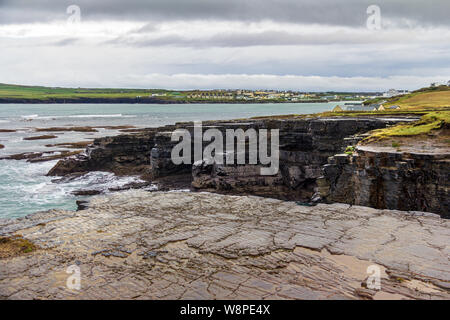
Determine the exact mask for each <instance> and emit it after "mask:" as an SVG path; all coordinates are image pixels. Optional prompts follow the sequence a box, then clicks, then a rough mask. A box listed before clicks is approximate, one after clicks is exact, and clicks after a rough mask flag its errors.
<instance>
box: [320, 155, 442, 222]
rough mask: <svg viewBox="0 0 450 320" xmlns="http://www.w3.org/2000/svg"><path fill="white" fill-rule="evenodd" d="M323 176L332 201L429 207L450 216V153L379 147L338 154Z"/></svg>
mask: <svg viewBox="0 0 450 320" xmlns="http://www.w3.org/2000/svg"><path fill="white" fill-rule="evenodd" d="M323 172H324V175H323V177H322V178H321V179H320V180H319V181H318V184H319V186H320V188H319V189H320V193H321V195H322V197H324V198H325V199H326V200H327V201H330V202H342V203H348V204H354V205H361V206H367V207H373V208H377V209H398V210H405V211H427V212H433V213H438V214H440V215H441V216H443V217H445V218H450V197H449V192H450V154H417V153H416V154H414V153H400V152H397V153H395V152H377V151H375V150H367V149H365V148H364V147H358V148H357V149H356V152H355V153H354V154H353V155H351V156H350V155H346V154H343V155H336V156H334V157H332V158H330V159H329V163H328V164H327V165H325V166H324V169H323Z"/></svg>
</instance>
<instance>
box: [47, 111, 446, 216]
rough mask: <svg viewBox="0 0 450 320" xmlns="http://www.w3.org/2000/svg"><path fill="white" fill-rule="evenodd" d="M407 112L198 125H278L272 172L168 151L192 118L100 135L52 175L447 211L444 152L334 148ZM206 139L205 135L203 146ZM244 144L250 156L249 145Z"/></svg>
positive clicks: (350, 143)
mask: <svg viewBox="0 0 450 320" xmlns="http://www.w3.org/2000/svg"><path fill="white" fill-rule="evenodd" d="M410 120H415V119H414V118H408V117H406V118H398V119H392V118H383V117H359V118H349V117H342V118H317V117H315V118H285V119H270V118H268V119H260V120H246V121H229V122H225V121H222V122H208V123H203V130H206V129H210V128H215V129H218V130H219V131H221V132H223V133H224V134H225V131H226V130H227V129H237V128H241V129H243V130H247V129H249V128H253V129H256V130H258V129H279V141H280V150H279V152H280V162H279V171H278V172H277V174H275V175H272V176H263V175H261V174H260V169H261V165H250V164H243V165H237V164H235V165H224V164H218V163H215V162H209V161H198V162H196V163H194V164H193V165H190V164H184V165H175V164H174V163H173V162H172V159H171V151H172V148H173V147H174V146H175V145H176V144H177V142H173V141H171V136H172V132H173V131H174V130H175V129H177V128H184V129H187V130H189V131H190V132H191V133H193V125H192V123H181V124H177V125H175V126H166V127H163V128H156V129H146V130H142V131H140V132H138V133H133V134H129V135H120V136H117V137H108V138H101V139H97V140H96V141H95V142H94V144H93V145H92V146H90V147H89V148H88V149H87V150H86V152H85V153H84V154H82V155H78V156H76V157H72V158H68V159H65V160H62V161H60V162H59V163H58V164H57V165H56V166H55V167H54V168H53V169H52V170H51V171H50V172H49V175H67V174H73V173H82V172H87V171H92V170H103V171H111V172H114V173H116V174H119V175H127V174H141V175H143V176H145V177H146V178H147V179H158V178H161V177H170V176H175V175H176V176H177V177H178V176H179V175H180V174H192V187H193V188H194V189H197V190H204V191H213V192H220V193H232V194H253V195H260V196H267V197H272V198H279V199H286V200H298V201H302V202H309V203H311V202H318V201H328V202H343V203H349V204H359V205H364V206H371V207H376V208H389V209H400V210H422V211H429V212H435V213H439V214H441V215H443V216H446V213H448V203H449V192H448V191H449V188H448V181H449V180H450V179H448V172H449V170H448V169H449V168H448V163H449V162H448V161H449V160H448V157H447V156H445V155H440V156H439V155H436V156H433V157H431V158H430V157H428V158H427V157H425V156H419V155H418V156H411V155H409V156H405V155H401V154H399V155H392V154H383V153H379V152H377V151H374V152H372V153H371V152H368V151H364V150H363V149H358V151H357V153H355V155H354V156H352V157H350V156H347V155H344V156H336V155H338V154H342V153H343V152H344V150H345V149H346V148H347V147H348V146H355V145H356V144H357V143H358V142H359V141H361V140H362V139H363V137H364V136H365V134H366V133H367V132H369V131H371V130H374V129H378V128H384V127H386V126H389V125H393V124H396V123H398V122H401V121H410ZM208 144H209V142H204V145H203V147H205V146H206V145H208ZM247 144H248V141H247ZM192 149H193V148H192ZM245 150H246V155H245V156H246V158H248V148H246V149H245ZM333 156H335V157H333ZM246 163H248V162H246Z"/></svg>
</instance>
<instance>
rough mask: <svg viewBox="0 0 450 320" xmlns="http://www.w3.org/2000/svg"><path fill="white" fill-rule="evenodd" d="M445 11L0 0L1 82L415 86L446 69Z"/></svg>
mask: <svg viewBox="0 0 450 320" xmlns="http://www.w3.org/2000/svg"><path fill="white" fill-rule="evenodd" d="M70 5H76V6H78V7H79V8H80V11H81V21H79V22H78V21H77V19H76V13H75V12H74V11H70V13H68V12H67V8H68V7H69V6H70ZM370 5H377V6H378V7H379V8H380V10H381V20H380V22H381V24H380V28H379V30H373V28H368V27H367V19H368V18H370V17H371V16H372V15H373V12H371V13H369V14H368V13H367V8H368V7H369V6H370ZM449 14H450V1H449V0H428V1H423V0H420V1H419V0H371V1H366V0H339V1H337V0H272V1H268V0H226V1H218V0H176V1H175V0H127V1H123V0H109V1H104V0H96V1H92V0H89V1H88V0H73V2H72V1H61V0H27V1H25V0H0V82H2V83H17V84H30V85H49V86H71V87H72V86H74V87H79V86H81V87H139V88H170V89H196V88H202V89H212V88H225V89H234V88H248V89H269V88H270V89H293V90H300V91H332V90H335V91H337V90H347V91H366V90H367V91H383V90H386V89H389V88H397V89H417V88H420V87H424V86H427V85H429V83H430V82H443V81H447V80H450V50H449V49H450V19H449V18H448V16H449ZM371 21H373V20H371Z"/></svg>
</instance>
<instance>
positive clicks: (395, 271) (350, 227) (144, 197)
mask: <svg viewBox="0 0 450 320" xmlns="http://www.w3.org/2000/svg"><path fill="white" fill-rule="evenodd" d="M449 223H450V222H449V221H448V220H444V219H441V218H440V217H439V216H437V215H433V214H429V213H422V212H401V211H390V210H377V209H371V208H367V207H359V206H349V205H345V204H333V205H326V204H318V205H317V206H315V207H306V206H300V205H298V204H296V203H295V202H287V201H281V200H275V199H268V198H259V197H254V196H230V195H219V194H208V193H186V192H184V193H183V192H182V193H180V192H167V193H166V192H151V193H150V192H145V191H142V190H132V191H127V192H121V193H116V194H114V195H110V196H98V197H95V198H93V200H92V201H91V203H90V205H89V208H88V209H85V210H82V211H78V212H65V211H55V210H53V211H49V212H43V213H36V214H34V215H31V216H28V217H26V218H21V219H17V220H0V236H12V235H19V234H20V235H21V236H22V237H23V238H24V239H27V240H28V241H31V242H32V243H33V244H35V245H36V246H38V247H39V249H37V250H36V251H33V252H30V253H26V254H22V255H20V256H16V257H13V258H6V259H0V299H66V298H67V299H381V298H385V299H386V298H387V299H449V298H450V293H449V288H450V261H449V259H448V257H449V254H450V251H449V245H448V244H449V243H450V231H449ZM374 264H376V265H378V266H379V267H380V272H381V290H379V291H377V290H372V289H370V288H366V287H367V286H366V281H365V280H366V278H367V277H368V273H367V267H368V266H370V265H374ZM72 265H76V266H78V267H79V268H80V270H81V289H80V290H74V289H68V288H67V286H66V281H67V279H68V277H69V276H70V275H71V274H70V273H66V270H67V268H68V267H69V266H72Z"/></svg>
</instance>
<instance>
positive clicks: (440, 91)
mask: <svg viewBox="0 0 450 320" xmlns="http://www.w3.org/2000/svg"><path fill="white" fill-rule="evenodd" d="M383 100H387V102H385V103H384V105H385V106H393V105H397V106H400V107H401V108H402V109H421V108H442V107H450V87H449V86H444V85H442V86H437V87H428V88H422V89H419V90H416V91H413V92H411V93H409V94H406V95H403V96H398V97H392V98H382V97H380V98H377V99H374V100H369V101H366V102H364V104H371V103H379V102H382V101H383Z"/></svg>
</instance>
